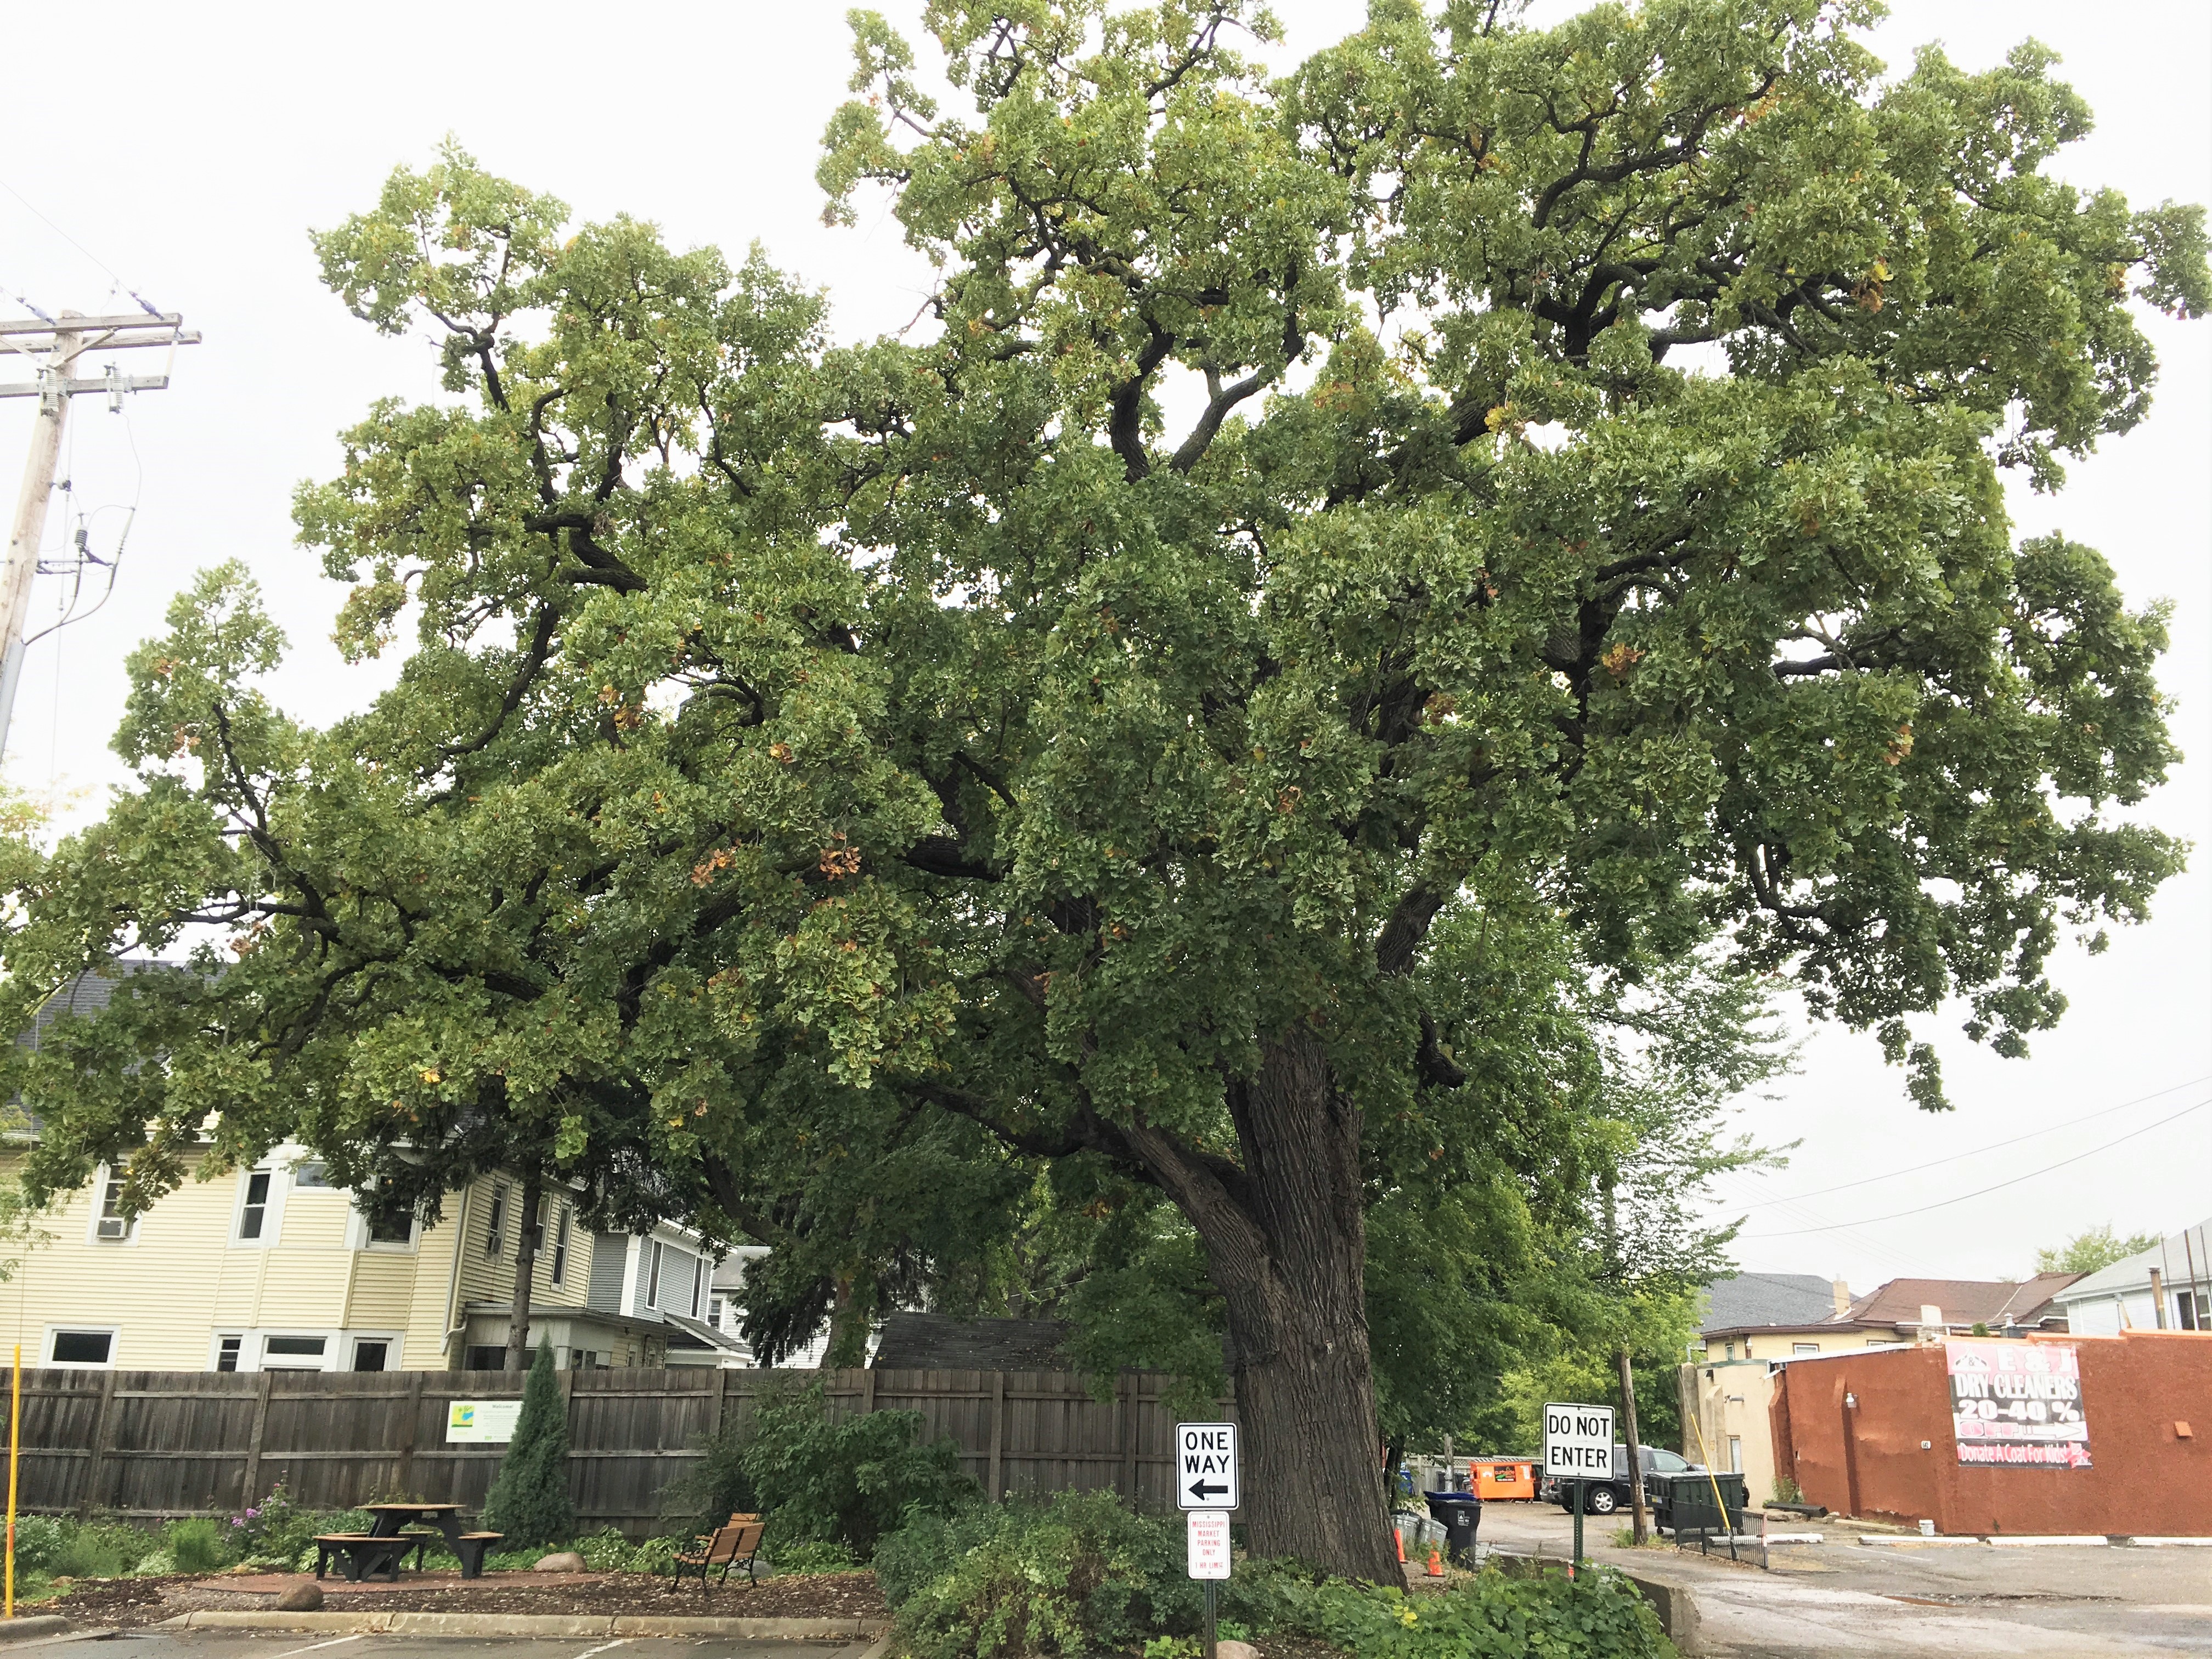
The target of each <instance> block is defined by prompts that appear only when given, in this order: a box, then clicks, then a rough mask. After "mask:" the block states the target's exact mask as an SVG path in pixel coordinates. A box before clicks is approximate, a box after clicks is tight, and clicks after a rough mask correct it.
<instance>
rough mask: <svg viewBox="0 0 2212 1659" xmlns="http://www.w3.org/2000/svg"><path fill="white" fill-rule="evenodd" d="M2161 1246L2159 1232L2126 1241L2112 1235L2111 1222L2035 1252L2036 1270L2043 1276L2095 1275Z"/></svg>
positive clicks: (2132, 1236) (2130, 1235)
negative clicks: (2099, 1270) (2043, 1274)
mask: <svg viewBox="0 0 2212 1659" xmlns="http://www.w3.org/2000/svg"><path fill="white" fill-rule="evenodd" d="M2155 1243H2158V1235H2157V1234H2156V1233H2130V1234H2129V1235H2128V1236H2127V1237H2125V1238H2116V1237H2113V1236H2112V1223H2110V1222H2109V1221H2108V1222H2106V1224H2105V1225H2103V1226H2101V1227H2092V1228H2090V1229H2089V1230H2088V1231H2087V1232H2081V1233H2076V1234H2075V1235H2074V1237H2071V1238H2069V1239H2068V1240H2067V1241H2066V1242H2065V1243H2063V1244H2054V1245H2051V1246H2050V1247H2049V1248H2048V1249H2040V1250H2038V1251H2037V1252H2036V1253H2035V1271H2036V1272H2038V1273H2095V1272H2096V1271H2097V1270H2098V1269H2099V1268H2100V1267H2111V1266H2112V1263H2114V1262H2115V1261H2126V1260H2127V1259H2128V1258H2129V1257H2130V1256H2131V1255H2142V1253H2143V1252H2144V1251H2145V1250H2148V1249H2150V1248H2151V1246H2153V1245H2154V1244H2155Z"/></svg>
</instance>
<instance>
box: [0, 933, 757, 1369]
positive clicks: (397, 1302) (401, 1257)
mask: <svg viewBox="0 0 2212 1659" xmlns="http://www.w3.org/2000/svg"><path fill="white" fill-rule="evenodd" d="M119 966H120V967H121V968H122V969H123V970H124V971H135V970H143V969H142V968H135V967H134V966H133V965H130V964H119ZM113 988H114V980H113V979H112V978H111V977H108V976H106V975H95V974H85V975H79V977H78V978H77V979H76V981H75V982H73V983H72V984H70V986H68V987H65V988H64V990H63V991H61V992H60V993H59V994H57V995H56V996H55V997H53V998H52V1000H50V1001H49V1002H48V1003H47V1004H46V1007H45V1008H43V1009H41V1010H40V1014H39V1018H38V1021H37V1024H35V1025H34V1026H33V1029H32V1030H28V1031H26V1032H24V1033H23V1034H22V1035H21V1037H20V1038H19V1039H18V1041H21V1042H25V1043H27V1044H30V1045H33V1046H35V1045H36V1044H37V1043H38V1042H39V1040H40V1036H41V1034H42V1033H43V1032H44V1030H46V1027H47V1026H48V1025H49V1024H51V1023H52V1021H53V1020H54V1019H56V1018H60V1017H63V1016H65V1015H69V1014H73V1013H74V1014H82V1013H88V1012H93V1011H94V1010H95V1009H97V1008H98V1007H100V1006H102V1005H104V1004H105V1003H106V1000H107V999H108V997H109V996H110V995H111V994H112V991H113ZM38 1133H39V1125H38V1121H37V1120H36V1118H34V1117H27V1116H25V1115H22V1114H21V1109H20V1108H18V1109H16V1111H15V1113H14V1121H13V1123H12V1124H10V1125H9V1126H8V1127H5V1129H4V1130H0V1181H4V1180H12V1179H13V1178H14V1176H15V1173H16V1166H17V1165H18V1164H20V1162H21V1157H22V1149H23V1148H24V1147H25V1146H27V1144H29V1143H31V1142H33V1141H34V1140H35V1139H36V1138H37V1136H38ZM11 1147H12V1150H10V1148H11ZM203 1176H205V1177H206V1178H204V1179H203V1178H202V1177H203ZM118 1187H119V1182H118V1180H117V1178H116V1176H115V1174H114V1172H112V1171H111V1170H107V1169H106V1168H102V1169H100V1170H96V1171H95V1172H94V1176H93V1179H92V1181H91V1182H90V1184H88V1186H86V1187H84V1188H82V1189H81V1190H79V1191H78V1192H76V1193H75V1194H71V1195H70V1197H69V1199H68V1200H65V1201H64V1202H63V1203H62V1204H60V1205H59V1206H57V1207H56V1208H55V1209H53V1210H52V1211H50V1212H47V1213H46V1215H45V1216H44V1217H42V1218H40V1223H39V1225H38V1228H37V1230H36V1231H37V1235H38V1236H37V1237H36V1238H35V1239H34V1241H33V1243H31V1245H30V1246H29V1248H27V1249H25V1250H23V1251H22V1253H21V1255H20V1257H19V1259H18V1260H17V1261H15V1265H14V1271H13V1273H12V1275H11V1277H10V1278H9V1279H8V1280H7V1281H6V1282H5V1283H0V1343H5V1342H8V1341H10V1340H20V1341H21V1343H22V1346H23V1360H24V1363H25V1364H27V1365H69V1366H99V1367H109V1368H117V1369H124V1370H218V1371H273V1370H293V1371H332V1370H349V1371H382V1370H498V1369H500V1368H501V1366H502V1364H504V1362H505V1350H506V1346H507V1329H508V1325H509V1322H510V1319H511V1317H512V1310H513V1299H514V1273H515V1260H516V1256H517V1254H518V1250H519V1247H520V1244H521V1242H522V1229H523V1227H524V1226H525V1225H529V1226H530V1227H531V1229H532V1233H533V1234H534V1236H535V1249H536V1261H535V1263H534V1266H533V1269H532V1286H531V1302H532V1315H531V1343H532V1346H533V1347H534V1346H536V1345H537V1343H538V1341H539V1340H544V1341H547V1342H550V1344H551V1345H552V1346H553V1350H554V1355H555V1358H556V1360H557V1362H558V1363H559V1364H561V1365H562V1367H563V1368H573V1369H577V1370H586V1369H590V1368H592V1367H599V1366H616V1365H623V1366H628V1365H647V1366H660V1365H669V1364H678V1365H681V1364H696V1365H741V1364H749V1363H750V1352H749V1351H748V1350H747V1349H746V1348H745V1346H744V1343H743V1342H741V1341H740V1340H738V1339H737V1338H736V1337H735V1336H734V1335H732V1334H727V1333H726V1332H725V1331H723V1330H721V1329H720V1328H717V1327H718V1326H719V1325H720V1324H721V1323H722V1321H720V1320H719V1319H715V1318H714V1312H715V1311H718V1310H714V1309H713V1301H714V1297H713V1281H714V1268H715V1267H716V1265H717V1264H716V1262H715V1261H714V1260H713V1259H712V1258H710V1257H709V1256H708V1254H707V1253H706V1252H705V1251H704V1249H702V1244H701V1242H700V1240H699V1238H698V1237H697V1236H696V1235H695V1234H692V1233H690V1232H688V1231H684V1230H683V1229H681V1228H678V1227H673V1226H662V1227H657V1228H655V1229H654V1230H653V1232H652V1234H650V1235H649V1236H647V1237H630V1236H628V1235H624V1234H609V1233H594V1232H593V1231H591V1230H590V1229H589V1228H588V1227H587V1226H586V1225H584V1223H583V1221H582V1219H581V1218H580V1215H579V1213H578V1211H577V1208H576V1205H575V1201H574V1197H573V1196H572V1195H571V1194H567V1193H562V1192H556V1193H550V1194H546V1195H545V1196H544V1199H543V1200H541V1202H540V1204H539V1206H538V1210H539V1213H538V1214H537V1215H534V1216H532V1217H530V1218H527V1224H526V1219H525V1218H524V1217H523V1216H522V1215H521V1214H520V1208H521V1200H520V1183H519V1182H508V1181H504V1180H501V1179H499V1178H498V1177H495V1176H492V1177H486V1178H484V1179H483V1180H480V1181H477V1182H475V1183H474V1184H472V1185H471V1186H470V1187H468V1188H465V1190H462V1191H460V1192H457V1193H453V1194H448V1195H447V1200H446V1202H445V1205H444V1208H443V1213H442V1215H441V1218H440V1219H439V1221H438V1222H437V1224H436V1225H433V1226H428V1227H425V1226H424V1225H422V1223H421V1221H420V1220H419V1219H417V1220H415V1221H413V1222H411V1223H410V1224H409V1225H406V1226H404V1227H397V1226H387V1225H380V1224H378V1223H375V1222H374V1221H372V1220H371V1219H370V1218H369V1217H368V1216H367V1215H366V1214H364V1213H363V1212H362V1210H361V1209H360V1208H359V1207H358V1206H356V1204H355V1203H354V1201H353V1195H352V1194H350V1193H348V1192H346V1191H344V1190H343V1189H341V1188H337V1187H334V1186H332V1185H331V1182H330V1180H329V1178H328V1176H327V1175H326V1173H325V1170H324V1167H323V1165H322V1164H321V1163H319V1161H317V1160H316V1159H315V1158H314V1157H313V1153H311V1152H308V1151H307V1149H306V1148H304V1147H301V1146H280V1147H277V1148H276V1149H275V1150H274V1151H272V1152H270V1155H269V1156H268V1157H266V1158H263V1159H262V1160H261V1161H260V1162H258V1163H257V1164H254V1166H253V1167H252V1169H250V1170H230V1171H227V1172H223V1173H220V1174H216V1173H214V1172H213V1171H212V1170H210V1169H208V1167H207V1166H206V1165H205V1164H196V1165H195V1167H193V1168H192V1169H191V1171H190V1173H189V1174H188V1176H187V1177H186V1179H185V1181H184V1182H183V1183H182V1185H181V1186H179V1188H178V1189H177V1190H176V1191H175V1192H173V1193H172V1194H169V1195H168V1196H167V1197H166V1198H164V1199H162V1200H161V1201H160V1202H158V1203H156V1204H155V1205H154V1206H151V1207H150V1208H149V1209H147V1210H146V1211H144V1212H142V1213H140V1214H139V1215H137V1216H135V1217H126V1216H125V1215H124V1214H123V1213H122V1212H121V1208H120V1206H119V1205H118ZM11 1332H12V1336H11V1334H10V1333H11Z"/></svg>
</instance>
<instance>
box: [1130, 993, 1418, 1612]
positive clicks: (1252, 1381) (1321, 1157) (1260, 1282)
mask: <svg viewBox="0 0 2212 1659" xmlns="http://www.w3.org/2000/svg"><path fill="white" fill-rule="evenodd" d="M1230 1107H1231V1115H1232V1116H1233V1117H1234V1118H1235V1120H1236V1124H1237V1139H1238V1141H1239V1145H1240V1150H1241V1152H1242V1158H1241V1169H1239V1170H1223V1169H1219V1168H1206V1167H1194V1165H1193V1164H1191V1163H1190V1162H1189V1161H1188V1159H1187V1158H1180V1157H1177V1156H1176V1154H1175V1153H1173V1152H1169V1151H1167V1150H1166V1149H1165V1148H1164V1146H1162V1144H1161V1142H1160V1141H1159V1140H1158V1139H1157V1138H1155V1137H1153V1136H1152V1135H1151V1134H1150V1133H1148V1132H1146V1131H1145V1130H1143V1129H1138V1130H1135V1131H1133V1132H1130V1133H1129V1140H1130V1144H1131V1146H1132V1147H1133V1149H1134V1150H1136V1151H1138V1152H1139V1154H1140V1155H1143V1156H1146V1161H1147V1163H1148V1164H1152V1167H1153V1168H1154V1169H1155V1170H1156V1171H1157V1172H1158V1175H1159V1176H1160V1177H1161V1179H1162V1184H1163V1185H1164V1186H1165V1187H1166V1188H1168V1191H1169V1193H1170V1196H1172V1197H1173V1198H1175V1200H1176V1202H1177V1204H1178V1205H1179V1206H1181V1207H1182V1210H1183V1212H1184V1213H1185V1214H1187V1215H1188V1216H1189V1217H1190V1219H1191V1221H1192V1224H1193V1225H1194V1226H1195V1227H1196V1228H1197V1230H1198V1233H1199V1237H1200V1240H1201V1242H1202V1243H1204V1245H1205V1248H1206V1256H1207V1263H1208V1267H1209V1268H1210V1271H1211V1276H1212V1280H1213V1283H1214V1285H1215V1286H1216V1287H1217V1288H1218V1289H1219V1290H1220V1291H1221V1293H1222V1295H1223V1297H1224V1299H1225V1303H1226V1304H1227V1309H1228V1315H1229V1334H1230V1340H1231V1343H1232V1344H1233V1345H1234V1347H1235V1350H1236V1352H1235V1355H1234V1366H1235V1376H1236V1384H1237V1414H1238V1417H1239V1419H1240V1420H1241V1423H1242V1426H1243V1470H1242V1474H1243V1504H1244V1509H1243V1517H1244V1520H1245V1522H1246V1523H1247V1526H1248V1527H1249V1535H1250V1540H1251V1549H1252V1553H1254V1554H1255V1555H1291V1556H1297V1557H1298V1558H1299V1559H1303V1560H1305V1561H1310V1562H1311V1563H1313V1564H1314V1565H1316V1566H1320V1567H1323V1568H1326V1569H1328V1571H1332V1572H1335V1573H1340V1574H1342V1575H1343V1576H1345V1577H1352V1578H1364V1579H1370V1580H1372V1581H1374V1582H1376V1583H1384V1584H1393V1583H1400V1582H1401V1577H1400V1574H1399V1569H1398V1563H1397V1555H1396V1553H1395V1550H1394V1549H1393V1548H1392V1547H1391V1544H1390V1533H1389V1524H1388V1512H1387V1507H1386V1505H1385V1504H1384V1501H1383V1445H1382V1436H1381V1432H1380V1428H1379V1425H1378V1424H1377V1421H1376V1414H1375V1382H1374V1373H1373V1370H1372V1369H1371V1367H1370V1361H1369V1358H1368V1349H1367V1310H1366V1300H1365V1285H1364V1278H1365V1259H1366V1217H1365V1212H1364V1208H1363V1206H1362V1203H1361V1192H1360V1182H1359V1121H1358V1113H1357V1112H1356V1111H1355V1110H1354V1109H1352V1104H1351V1103H1350V1102H1349V1101H1347V1100H1346V1099H1345V1097H1343V1095H1342V1093H1341V1092H1340V1091H1339V1090H1338V1089H1337V1088H1336V1086H1335V1082H1334V1079H1333V1078H1332V1077H1331V1076H1330V1075H1329V1072H1328V1062H1327V1060H1326V1057H1325V1055H1324V1054H1323V1051H1322V1045H1321V1043H1320V1042H1318V1041H1317V1040H1316V1039H1315V1038H1314V1037H1313V1036H1311V1034H1310V1033H1308V1032H1306V1031H1304V1030H1292V1031H1291V1032H1289V1033H1287V1034H1285V1036H1282V1037H1281V1038H1279V1040H1277V1041H1276V1042H1273V1043H1272V1044H1271V1045H1270V1046H1269V1047H1268V1048H1267V1050H1266V1052H1265V1054H1264V1055H1263V1057H1262V1060H1261V1066H1260V1071H1259V1073H1258V1075H1257V1076H1255V1078H1254V1079H1252V1081H1251V1082H1250V1083H1249V1085H1241V1086H1237V1087H1233V1088H1232V1089H1231V1094H1230Z"/></svg>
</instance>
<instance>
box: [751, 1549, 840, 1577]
mask: <svg viewBox="0 0 2212 1659" xmlns="http://www.w3.org/2000/svg"><path fill="white" fill-rule="evenodd" d="M768 1562H769V1565H770V1566H772V1567H774V1568H775V1570H776V1572H777V1573H778V1574H779V1575H780V1576H782V1577H793V1578H797V1577H804V1576H805V1575H806V1574H808V1573H814V1572H851V1571H854V1569H855V1568H857V1567H858V1566H859V1565H860V1557H858V1556H856V1555H854V1553H853V1552H852V1551H851V1550H849V1549H848V1548H846V1547H845V1546H844V1545H842V1544H823V1543H812V1544H791V1545H787V1547H785V1549H784V1552H783V1553H782V1554H781V1555H771V1556H769V1558H768Z"/></svg>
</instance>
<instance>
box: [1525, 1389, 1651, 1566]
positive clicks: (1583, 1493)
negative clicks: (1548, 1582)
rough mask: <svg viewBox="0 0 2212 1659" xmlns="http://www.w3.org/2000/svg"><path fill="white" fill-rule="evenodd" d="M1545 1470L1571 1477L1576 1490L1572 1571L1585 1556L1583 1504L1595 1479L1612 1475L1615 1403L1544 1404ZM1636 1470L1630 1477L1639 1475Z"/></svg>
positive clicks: (1553, 1476)
mask: <svg viewBox="0 0 2212 1659" xmlns="http://www.w3.org/2000/svg"><path fill="white" fill-rule="evenodd" d="M1544 1473H1545V1474H1547V1475H1549V1476H1551V1477H1552V1478H1553V1479H1555V1480H1571V1481H1573V1482H1574V1492H1575V1554H1574V1560H1573V1562H1572V1563H1571V1565H1569V1567H1568V1571H1569V1573H1570V1574H1572V1573H1574V1572H1577V1571H1579V1570H1580V1569H1581V1566H1582V1560H1583V1503H1584V1499H1585V1498H1587V1497H1588V1495H1589V1483H1590V1482H1591V1481H1592V1480H1612V1479H1613V1407H1610V1406H1581V1405H1574V1404H1571V1403H1570V1404H1560V1405H1549V1406H1547V1407H1544ZM1636 1473H1637V1472H1636V1471H1634V1470H1631V1471H1630V1472H1629V1478H1630V1479H1631V1480H1634V1479H1635V1478H1636Z"/></svg>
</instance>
